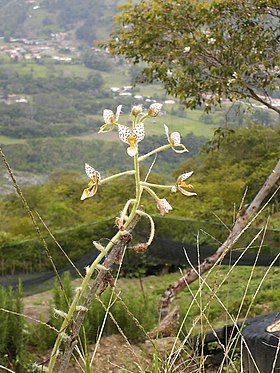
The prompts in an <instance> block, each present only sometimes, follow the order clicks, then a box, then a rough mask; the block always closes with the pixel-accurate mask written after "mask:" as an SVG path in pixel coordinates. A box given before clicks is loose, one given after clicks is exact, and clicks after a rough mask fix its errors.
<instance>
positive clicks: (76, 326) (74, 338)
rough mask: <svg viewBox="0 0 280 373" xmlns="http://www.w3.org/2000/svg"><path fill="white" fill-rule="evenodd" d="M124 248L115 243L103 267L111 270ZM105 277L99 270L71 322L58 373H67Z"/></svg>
mask: <svg viewBox="0 0 280 373" xmlns="http://www.w3.org/2000/svg"><path fill="white" fill-rule="evenodd" d="M140 219H141V217H140V215H136V216H135V217H134V219H133V220H132V222H131V223H130V225H129V226H128V228H127V231H128V232H129V233H130V234H131V233H132V232H133V230H134V228H135V226H136V224H137V223H138V222H139V220H140ZM125 246H126V242H125V241H124V240H121V239H120V240H119V241H118V242H117V243H116V245H115V246H114V247H113V248H112V250H111V251H110V253H109V254H108V256H107V257H106V259H105V260H104V262H103V265H104V266H105V267H106V268H111V267H112V265H113V264H114V262H115V259H116V258H117V257H118V255H119V253H120V252H121V251H122V250H123V249H124V247H125ZM106 275H107V271H105V270H101V271H100V272H99V273H98V275H97V277H96V279H95V280H94V282H93V284H92V286H91V288H90V291H89V293H88V295H87V297H86V299H85V301H84V303H83V307H82V309H81V310H80V311H79V312H78V314H77V316H76V319H75V320H74V321H73V324H72V330H71V335H70V336H69V339H68V341H67V343H66V347H65V351H64V355H63V357H62V360H61V363H60V367H59V370H58V373H66V372H67V369H68V365H69V362H70V359H71V356H72V353H73V350H74V348H75V346H76V345H77V343H78V335H79V333H80V329H81V327H82V325H83V322H84V319H85V316H86V309H88V307H89V305H90V303H91V302H92V300H93V298H94V296H95V294H96V292H97V290H98V289H99V287H100V285H101V284H102V282H103V280H104V279H105V277H106Z"/></svg>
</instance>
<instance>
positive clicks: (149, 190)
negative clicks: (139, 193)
mask: <svg viewBox="0 0 280 373" xmlns="http://www.w3.org/2000/svg"><path fill="white" fill-rule="evenodd" d="M142 188H143V189H144V190H146V191H147V192H148V193H149V194H150V195H151V196H152V197H153V198H154V199H155V200H156V201H158V200H159V199H160V198H159V197H158V196H157V195H156V193H155V192H154V191H153V190H152V189H151V188H149V187H147V186H143V187H142Z"/></svg>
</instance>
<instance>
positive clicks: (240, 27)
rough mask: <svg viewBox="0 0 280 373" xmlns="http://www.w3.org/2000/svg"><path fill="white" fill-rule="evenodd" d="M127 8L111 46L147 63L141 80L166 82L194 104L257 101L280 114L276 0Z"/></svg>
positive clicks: (145, 0)
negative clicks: (276, 93) (276, 94)
mask: <svg viewBox="0 0 280 373" xmlns="http://www.w3.org/2000/svg"><path fill="white" fill-rule="evenodd" d="M122 11H123V13H122V14H121V15H120V16H118V18H117V22H118V24H119V26H120V27H119V28H117V29H115V31H114V32H113V34H112V36H111V38H110V39H109V40H108V42H107V43H106V47H108V48H109V50H110V51H111V53H112V54H116V55H123V56H124V57H125V58H127V59H128V60H129V61H132V62H133V63H134V64H138V63H139V62H141V61H144V62H145V63H146V67H145V68H143V70H142V75H141V79H142V81H149V82H152V81H155V80H159V81H161V82H162V83H163V85H164V87H165V89H166V90H167V92H168V93H169V94H172V95H174V96H176V97H178V98H179V99H181V100H182V102H183V103H184V104H185V106H186V107H188V108H195V107H197V106H200V105H202V104H205V109H206V111H208V110H210V108H211V106H214V105H217V104H220V103H221V101H222V100H223V99H224V98H227V99H229V100H230V101H233V102H234V101H236V100H246V99H253V100H256V101H258V102H261V103H262V104H263V105H266V106H267V107H269V108H270V109H272V110H274V111H275V112H277V113H280V109H279V107H276V106H274V105H273V104H272V102H271V99H270V96H272V95H273V91H276V90H277V89H279V77H280V71H279V65H280V36H279V35H280V26H279V24H280V23H279V18H280V7H279V2H278V1H277V0H260V1H254V0H240V1H238V2H237V1H235V0H224V1H220V0H213V1H205V0H204V1H192V0H190V1H186V0H185V1H179V0H175V1H174V0H166V1H155V0H142V1H141V2H140V3H139V4H137V5H132V3H131V2H129V3H128V4H125V5H123V7H122ZM277 66H278V67H277Z"/></svg>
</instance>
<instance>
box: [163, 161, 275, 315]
mask: <svg viewBox="0 0 280 373" xmlns="http://www.w3.org/2000/svg"><path fill="white" fill-rule="evenodd" d="M279 178H280V160H279V161H278V163H277V165H276V167H275V169H274V170H273V171H272V173H271V174H270V175H269V177H268V178H267V180H266V181H265V183H264V185H263V186H262V188H261V189H260V190H259V191H258V193H257V194H256V196H255V198H254V199H253V201H252V202H251V204H250V205H249V207H248V208H247V210H246V211H245V213H244V214H243V215H241V216H239V218H238V219H237V220H236V222H235V224H234V226H233V228H232V230H231V232H230V234H229V236H228V238H227V239H226V241H225V242H224V243H223V244H222V245H221V246H220V247H219V248H218V250H217V251H216V252H215V253H214V254H213V255H211V256H209V257H207V258H206V259H204V261H203V262H202V263H201V264H200V265H199V266H198V268H191V269H190V270H189V271H188V272H187V273H186V274H185V275H184V276H183V277H181V278H180V279H179V280H178V281H176V282H175V283H173V284H172V285H170V286H169V287H168V288H167V289H166V290H165V292H164V293H163V295H162V297H161V299H160V303H159V312H160V317H161V319H163V318H164V317H166V316H167V315H168V312H169V308H170V304H171V303H172V302H173V300H174V299H175V297H176V296H177V294H178V293H179V292H180V291H181V290H183V289H184V288H185V287H186V286H187V285H190V284H191V283H193V282H194V281H196V280H197V279H198V278H199V277H200V276H201V275H202V274H203V273H205V272H207V271H208V270H209V269H210V268H212V267H213V266H214V265H215V263H217V261H218V260H220V259H221V258H223V257H224V256H225V255H226V254H227V252H228V251H229V250H230V249H231V248H232V247H233V245H234V244H235V243H236V241H237V240H238V239H239V238H240V237H241V235H242V234H243V233H244V232H245V230H246V229H247V228H248V226H249V225H250V224H251V222H252V221H251V222H250V219H251V218H253V216H254V215H255V214H256V213H257V211H258V209H259V207H260V205H261V204H262V202H263V201H264V200H265V198H266V197H267V196H268V195H269V193H270V192H271V190H272V189H273V187H274V186H275V185H276V183H277V181H278V180H279ZM279 188H280V187H278V188H277V190H276V191H275V193H274V194H273V196H274V195H275V194H276V193H277V192H278V191H279ZM273 196H272V197H271V198H273Z"/></svg>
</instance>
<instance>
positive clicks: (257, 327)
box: [242, 312, 280, 373]
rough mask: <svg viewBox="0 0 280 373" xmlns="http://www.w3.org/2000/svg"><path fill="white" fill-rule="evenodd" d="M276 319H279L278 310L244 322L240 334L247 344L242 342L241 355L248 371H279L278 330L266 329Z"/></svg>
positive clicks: (251, 372) (279, 347)
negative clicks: (269, 330)
mask: <svg viewBox="0 0 280 373" xmlns="http://www.w3.org/2000/svg"><path fill="white" fill-rule="evenodd" d="M277 320H280V312H274V313H271V314H269V315H265V316H259V317H256V318H254V319H252V320H248V321H247V322H246V324H245V327H244V329H243V330H242V336H243V337H244V339H245V341H246V344H247V346H246V345H245V343H244V342H242V357H243V366H244V368H245V369H247V370H248V372H249V373H255V372H260V373H277V372H280V342H279V341H280V331H277V332H268V331H267V330H266V329H267V327H268V326H270V325H271V324H272V323H274V322H275V321H277ZM248 349H249V351H250V353H251V355H252V358H251V356H250V354H249V353H248ZM256 365H257V368H258V369H257V368H256Z"/></svg>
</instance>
